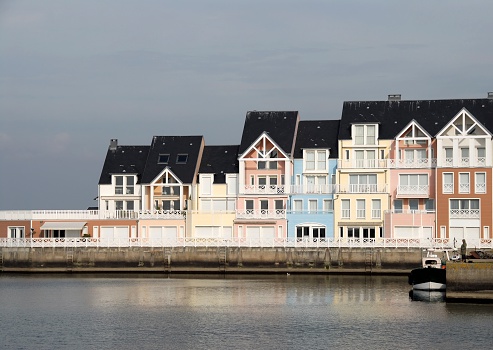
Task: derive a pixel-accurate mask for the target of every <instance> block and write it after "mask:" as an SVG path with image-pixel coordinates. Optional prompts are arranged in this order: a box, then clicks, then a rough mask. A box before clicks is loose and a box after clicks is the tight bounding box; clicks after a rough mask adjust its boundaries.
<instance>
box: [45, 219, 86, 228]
mask: <svg viewBox="0 0 493 350" xmlns="http://www.w3.org/2000/svg"><path fill="white" fill-rule="evenodd" d="M85 225H86V222H73V221H47V222H45V223H44V224H43V226H41V229H42V230H82V228H83V227H84V226H85Z"/></svg>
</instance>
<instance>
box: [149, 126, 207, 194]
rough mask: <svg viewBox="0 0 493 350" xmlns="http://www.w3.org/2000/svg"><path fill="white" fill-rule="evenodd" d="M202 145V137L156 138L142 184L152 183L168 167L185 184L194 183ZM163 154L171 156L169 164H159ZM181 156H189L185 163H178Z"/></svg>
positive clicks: (150, 150)
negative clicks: (160, 156)
mask: <svg viewBox="0 0 493 350" xmlns="http://www.w3.org/2000/svg"><path fill="white" fill-rule="evenodd" d="M202 143H203V137H202V136H154V137H153V138H152V144H151V146H150V148H149V153H148V156H147V161H146V165H145V169H144V173H143V176H142V183H143V184H148V183H151V182H152V181H154V179H155V178H156V177H157V176H158V175H159V174H160V173H161V172H162V171H163V170H164V169H165V168H166V167H168V168H170V170H171V171H172V172H173V174H175V175H176V176H177V177H179V178H180V180H181V181H182V182H183V183H193V180H194V176H195V171H196V169H197V162H198V161H199V156H200V151H201V147H202ZM161 154H168V155H169V160H168V162H167V163H159V155H161ZM179 154H180V155H183V154H186V155H187V160H186V162H185V163H183V164H180V162H177V156H178V155H179Z"/></svg>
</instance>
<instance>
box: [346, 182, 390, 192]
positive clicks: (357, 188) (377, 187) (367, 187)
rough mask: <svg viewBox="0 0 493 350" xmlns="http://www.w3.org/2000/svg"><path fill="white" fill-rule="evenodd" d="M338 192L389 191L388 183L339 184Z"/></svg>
mask: <svg viewBox="0 0 493 350" xmlns="http://www.w3.org/2000/svg"><path fill="white" fill-rule="evenodd" d="M337 193H387V185H386V184H364V185H362V184H358V185H354V184H350V185H338V186H337Z"/></svg>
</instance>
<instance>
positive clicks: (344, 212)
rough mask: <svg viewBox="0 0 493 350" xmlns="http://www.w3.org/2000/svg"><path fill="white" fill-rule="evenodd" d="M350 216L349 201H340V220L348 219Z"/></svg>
mask: <svg viewBox="0 0 493 350" xmlns="http://www.w3.org/2000/svg"><path fill="white" fill-rule="evenodd" d="M350 214H351V206H350V201H349V199H342V200H341V218H343V219H349V215H350Z"/></svg>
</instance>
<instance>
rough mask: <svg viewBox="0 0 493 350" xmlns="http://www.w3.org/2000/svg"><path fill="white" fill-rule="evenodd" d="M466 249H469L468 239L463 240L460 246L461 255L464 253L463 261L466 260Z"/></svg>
mask: <svg viewBox="0 0 493 350" xmlns="http://www.w3.org/2000/svg"><path fill="white" fill-rule="evenodd" d="M466 250H467V243H466V240H465V239H463V240H462V245H461V246H460V255H462V261H463V262H466Z"/></svg>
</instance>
